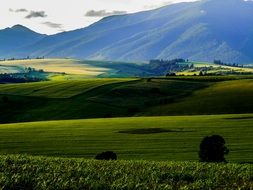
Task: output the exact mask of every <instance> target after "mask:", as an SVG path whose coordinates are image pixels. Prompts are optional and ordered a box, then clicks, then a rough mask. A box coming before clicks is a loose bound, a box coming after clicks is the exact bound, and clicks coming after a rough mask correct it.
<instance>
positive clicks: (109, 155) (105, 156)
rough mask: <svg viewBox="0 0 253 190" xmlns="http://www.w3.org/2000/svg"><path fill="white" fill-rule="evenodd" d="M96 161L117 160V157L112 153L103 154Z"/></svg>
mask: <svg viewBox="0 0 253 190" xmlns="http://www.w3.org/2000/svg"><path fill="white" fill-rule="evenodd" d="M95 159H96V160H117V155H116V154H115V153H114V152H112V151H106V152H102V153H99V154H97V155H96V157H95Z"/></svg>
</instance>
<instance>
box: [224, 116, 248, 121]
mask: <svg viewBox="0 0 253 190" xmlns="http://www.w3.org/2000/svg"><path fill="white" fill-rule="evenodd" d="M225 119H228V120H242V119H253V117H250V116H246V117H232V118H225Z"/></svg>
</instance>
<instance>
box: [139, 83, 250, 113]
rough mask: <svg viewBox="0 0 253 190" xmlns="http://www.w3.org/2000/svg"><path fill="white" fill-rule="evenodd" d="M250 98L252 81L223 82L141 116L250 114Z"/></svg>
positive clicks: (154, 108) (157, 107)
mask: <svg viewBox="0 0 253 190" xmlns="http://www.w3.org/2000/svg"><path fill="white" fill-rule="evenodd" d="M252 97H253V80H252V79H248V80H233V81H223V82H218V83H215V84H214V85H211V86H209V87H208V88H205V89H202V90H199V91H195V92H193V93H192V95H191V96H188V97H186V98H184V99H181V100H178V101H175V102H174V103H172V104H167V105H160V106H156V107H153V108H150V109H148V110H147V111H146V112H144V113H143V115H176V114H178V113H179V112H180V113H181V114H182V115H195V114H201V113H202V114H224V113H243V112H244V113H252V112H253V101H252Z"/></svg>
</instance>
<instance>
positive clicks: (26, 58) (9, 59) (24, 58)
mask: <svg viewBox="0 0 253 190" xmlns="http://www.w3.org/2000/svg"><path fill="white" fill-rule="evenodd" d="M29 59H45V57H44V56H42V57H39V56H38V57H30V56H27V57H23V58H14V57H12V58H3V59H0V61H15V60H29Z"/></svg>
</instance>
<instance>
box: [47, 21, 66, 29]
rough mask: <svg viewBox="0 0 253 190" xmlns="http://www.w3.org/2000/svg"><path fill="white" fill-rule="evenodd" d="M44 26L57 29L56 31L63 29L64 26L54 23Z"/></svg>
mask: <svg viewBox="0 0 253 190" xmlns="http://www.w3.org/2000/svg"><path fill="white" fill-rule="evenodd" d="M42 24H44V25H46V26H48V27H50V28H56V29H62V27H63V26H62V24H58V23H54V22H43V23H42Z"/></svg>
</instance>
